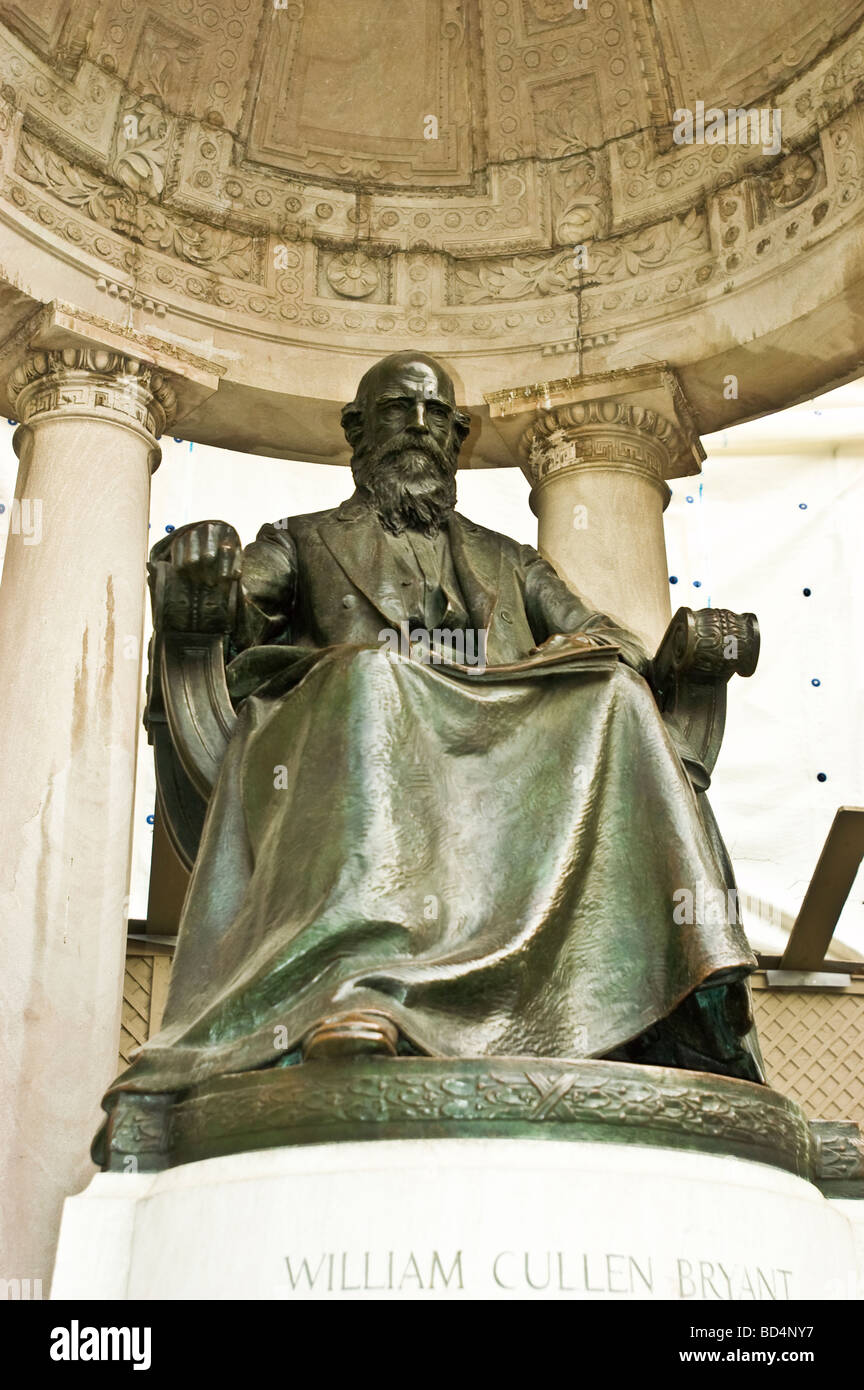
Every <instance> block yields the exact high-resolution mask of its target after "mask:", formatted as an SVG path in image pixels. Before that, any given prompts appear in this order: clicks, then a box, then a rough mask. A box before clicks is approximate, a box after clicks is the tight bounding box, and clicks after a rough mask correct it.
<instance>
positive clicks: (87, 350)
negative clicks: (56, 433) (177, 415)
mask: <svg viewBox="0 0 864 1390" xmlns="http://www.w3.org/2000/svg"><path fill="white" fill-rule="evenodd" d="M8 389H9V398H10V400H11V402H12V405H13V408H14V409H15V411H16V413H17V415H18V418H19V420H20V421H21V423H22V424H23V425H32V424H34V423H37V422H38V421H40V420H42V419H44V418H45V417H46V416H49V415H56V414H58V413H59V414H63V415H67V414H74V415H76V416H79V417H80V416H91V417H92V416H94V415H96V416H101V417H105V418H109V419H113V420H114V421H115V422H116V423H118V424H124V425H127V426H131V427H133V428H138V429H140V430H143V431H144V432H145V433H146V434H147V435H148V437H150V438H151V439H156V438H158V436H159V435H160V434H161V433H162V432H163V430H164V429H165V427H166V425H167V424H168V423H169V422H170V421H171V420H172V419H173V416H174V412H175V409H176V399H175V396H174V391H173V389H172V387H171V386H170V384H169V383H168V381H167V380H166V378H165V377H164V376H163V374H162V373H161V372H159V371H157V369H156V368H155V367H153V366H151V365H150V364H149V363H147V362H142V361H141V360H140V359H139V358H137V357H128V356H126V355H125V354H124V353H120V352H111V351H109V350H108V349H103V348H93V347H74V348H60V349H50V350H45V351H39V350H37V351H34V352H30V353H28V355H27V357H26V358H25V359H24V361H23V362H21V363H20V364H19V365H18V366H17V367H16V368H15V370H14V371H13V372H12V375H11V376H10V378H9V388H8Z"/></svg>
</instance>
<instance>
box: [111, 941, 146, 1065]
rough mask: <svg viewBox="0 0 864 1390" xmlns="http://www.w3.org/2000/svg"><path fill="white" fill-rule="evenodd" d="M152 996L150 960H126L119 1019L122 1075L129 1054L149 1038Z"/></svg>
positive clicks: (130, 958)
mask: <svg viewBox="0 0 864 1390" xmlns="http://www.w3.org/2000/svg"><path fill="white" fill-rule="evenodd" d="M152 994H153V957H152V956H127V957H126V973H125V974H124V976H123V1012H122V1014H121V1016H120V1058H119V1062H120V1068H121V1070H123V1071H125V1069H126V1067H128V1065H129V1062H130V1060H131V1057H130V1054H131V1053H132V1051H133V1050H134V1049H135V1048H136V1047H140V1046H141V1044H142V1043H143V1042H146V1041H147V1038H148V1037H149V1036H150V1001H151V997H152Z"/></svg>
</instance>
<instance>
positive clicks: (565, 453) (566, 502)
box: [489, 366, 705, 652]
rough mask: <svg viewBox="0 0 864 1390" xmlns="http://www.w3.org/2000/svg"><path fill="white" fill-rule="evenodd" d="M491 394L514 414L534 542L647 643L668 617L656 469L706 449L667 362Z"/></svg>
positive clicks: (689, 460) (680, 468)
mask: <svg viewBox="0 0 864 1390" xmlns="http://www.w3.org/2000/svg"><path fill="white" fill-rule="evenodd" d="M489 403H490V407H491V410H492V414H493V416H497V418H498V419H499V420H500V421H501V422H502V424H503V422H504V420H505V419H508V420H509V421H511V422H512V423H511V425H510V431H509V432H510V433H511V436H512V435H515V437H513V438H512V442H513V444H515V446H516V447H517V448H518V451H519V454H520V456H521V458H522V460H523V464H522V466H523V469H524V471H525V473H526V475H527V476H528V478H529V481H530V482H531V484H532V491H531V506H532V509H533V510H534V512H535V514H536V516H537V520H538V546H539V549H540V551H541V553H542V554H543V555H545V557H546V558H547V559H548V560H550V561H551V563H552V564H553V565H554V566H555V568H556V569H557V570H558V572H559V574H560V575H561V576H562V578H563V579H565V580H566V581H567V582H568V583H569V584H570V585H572V587H573V588H574V589H576V590H577V591H578V592H579V593H581V594H582V595H583V596H584V597H585V598H586V599H588V600H589V601H590V603H591V604H592V606H593V607H595V608H597V609H599V610H600V611H601V612H604V613H608V614H609V616H610V617H612V618H615V619H616V620H617V621H618V622H620V623H622V624H623V625H624V626H626V627H629V628H630V629H631V630H632V631H633V632H635V633H636V634H637V635H638V636H639V637H641V638H642V640H643V641H644V642H645V644H646V645H647V647H648V649H649V651H652V652H653V651H654V650H655V649H656V647H657V644H658V642H659V640H660V638H661V637H662V636H663V633H664V632H665V630H666V627H667V626H668V623H669V619H670V618H671V616H672V608H671V604H670V598H669V574H668V569H667V563H666V542H665V537H664V532H663V511H664V508H665V507H666V504H667V502H668V501H669V497H670V492H669V488H668V487H667V485H666V482H665V479H666V478H672V477H680V476H682V475H683V474H687V473H695V472H698V469H699V466H700V464H701V461H702V459H703V458H704V457H705V455H704V452H703V451H702V447H701V445H700V443H699V438H698V435H697V433H696V430H695V427H694V425H693V422H692V420H691V418H690V413H689V411H688V409H687V404H686V401H685V400H684V396H683V393H682V391H681V388H680V385H679V384H678V381H677V379H676V377H675V374H674V372H672V371H671V369H669V368H668V367H665V366H660V367H648V368H640V369H637V370H634V371H620V372H611V373H607V374H604V375H603V376H596V377H581V378H572V379H570V378H568V379H567V380H565V381H558V382H549V383H543V384H541V385H540V386H534V387H528V388H525V389H524V390H522V391H517V392H508V393H500V394H499V395H498V396H495V397H491V398H489ZM529 412H530V416H531V418H530V419H526V418H525V417H526V414H528V413H529ZM517 425H518V426H521V429H519V431H518V433H517V432H516V431H517ZM499 428H500V426H499ZM502 432H505V433H507V430H506V429H505V430H503V431H502Z"/></svg>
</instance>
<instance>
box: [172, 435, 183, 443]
mask: <svg viewBox="0 0 864 1390" xmlns="http://www.w3.org/2000/svg"><path fill="white" fill-rule="evenodd" d="M171 437H172V439H173V440H174V443H175V444H182V443H183V439H182V437H181V436H180V435H179V434H175V435H172V436H171Z"/></svg>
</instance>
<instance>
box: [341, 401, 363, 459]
mask: <svg viewBox="0 0 864 1390" xmlns="http://www.w3.org/2000/svg"><path fill="white" fill-rule="evenodd" d="M342 429H343V432H344V434H345V438H346V439H347V440H348V444H349V446H350V448H351V450H352V452H353V451H354V449H356V447H357V445H358V444H359V443H360V436H361V435H362V433H363V411H362V409H361V407H360V404H359V402H358V401H352V402H351V404H350V405H345V406H343V407H342Z"/></svg>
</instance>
